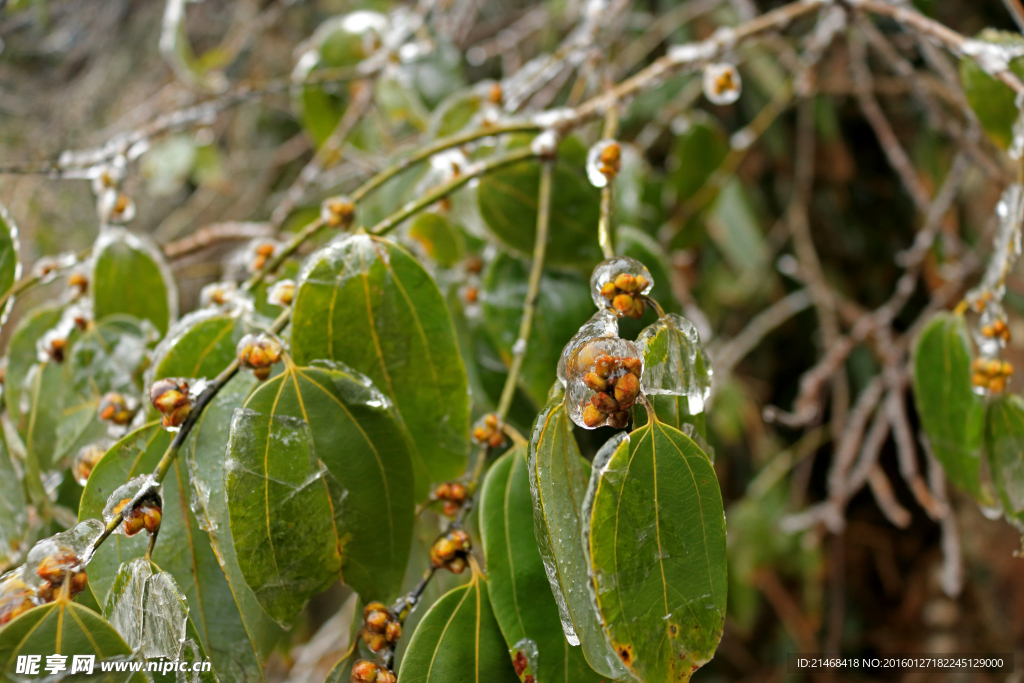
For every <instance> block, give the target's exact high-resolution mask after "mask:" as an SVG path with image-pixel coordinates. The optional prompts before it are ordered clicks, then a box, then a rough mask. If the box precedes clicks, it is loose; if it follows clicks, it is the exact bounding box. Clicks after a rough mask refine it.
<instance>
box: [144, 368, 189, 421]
mask: <svg viewBox="0 0 1024 683" xmlns="http://www.w3.org/2000/svg"><path fill="white" fill-rule="evenodd" d="M149 401H150V403H152V404H153V407H154V408H156V409H157V411H158V412H159V413H160V415H161V416H162V420H161V423H162V424H163V426H164V427H165V428H167V429H170V428H174V427H180V426H181V423H183V422H184V421H185V418H187V417H188V414H189V413H190V412H192V399H191V398H189V394H188V382H186V381H185V380H183V379H174V378H170V377H168V378H165V379H161V380H157V381H156V382H154V383H153V386H151V387H150V388H149Z"/></svg>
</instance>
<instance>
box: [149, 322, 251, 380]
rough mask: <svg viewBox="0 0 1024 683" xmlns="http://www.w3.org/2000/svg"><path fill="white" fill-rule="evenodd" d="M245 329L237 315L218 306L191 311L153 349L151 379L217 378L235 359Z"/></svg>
mask: <svg viewBox="0 0 1024 683" xmlns="http://www.w3.org/2000/svg"><path fill="white" fill-rule="evenodd" d="M243 328H244V325H242V324H240V321H239V318H238V316H236V315H232V314H230V313H226V312H223V311H219V310H216V309H201V310H199V311H195V312H193V313H189V314H188V315H186V316H184V317H182V319H181V320H179V321H178V322H177V323H175V325H174V326H173V327H172V328H171V330H170V331H169V332H168V333H167V337H166V338H165V339H164V340H163V341H162V342H160V346H158V347H157V349H156V351H155V352H154V354H153V356H154V358H153V377H152V378H153V379H162V378H164V377H193V378H199V377H207V378H213V377H216V376H217V375H218V374H220V372H221V370H223V369H224V368H226V367H227V366H228V365H230V364H231V362H232V361H233V360H235V346H237V344H238V340H239V339H241V338H242V335H243V333H244V331H243Z"/></svg>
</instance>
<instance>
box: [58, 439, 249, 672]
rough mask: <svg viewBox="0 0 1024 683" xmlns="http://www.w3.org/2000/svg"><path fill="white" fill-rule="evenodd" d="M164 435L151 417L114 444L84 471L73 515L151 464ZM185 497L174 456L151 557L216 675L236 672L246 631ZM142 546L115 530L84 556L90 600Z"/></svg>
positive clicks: (164, 444)
mask: <svg viewBox="0 0 1024 683" xmlns="http://www.w3.org/2000/svg"><path fill="white" fill-rule="evenodd" d="M172 436H173V435H172V434H171V433H170V432H167V431H166V430H164V429H161V428H160V427H159V425H158V424H157V423H151V424H148V425H146V426H144V427H141V428H140V429H137V430H135V431H134V432H132V433H130V434H128V435H127V436H125V437H124V438H122V439H121V440H120V441H118V442H117V443H116V444H114V445H113V446H112V447H111V448H110V450H108V451H107V452H106V453H105V454H104V455H103V457H102V458H101V459H100V461H99V463H97V465H96V467H95V468H94V469H93V471H92V473H91V474H90V475H89V481H88V483H87V484H86V486H85V490H84V491H83V492H82V502H81V505H80V507H79V510H78V518H79V519H80V520H84V519H101V518H102V514H103V507H104V505H105V504H106V502H107V499H108V498H109V497H110V495H111V494H113V492H114V490H115V489H117V488H118V487H119V486H121V485H123V484H125V483H126V482H128V480H130V479H132V478H134V477H137V476H139V475H142V474H149V473H150V472H152V471H153V470H154V469H156V465H157V463H158V462H159V460H160V458H161V457H162V456H163V454H164V452H165V451H166V450H167V448H168V446H169V445H170V443H171V438H172ZM190 497H191V486H190V483H189V481H188V468H187V466H186V464H185V462H184V461H183V459H182V458H180V457H179V458H176V459H175V460H174V463H173V464H172V465H171V468H170V470H169V471H168V473H167V477H166V478H165V479H164V481H163V519H162V521H161V523H160V535H159V537H158V542H157V544H156V547H155V549H154V551H153V561H154V563H156V564H157V565H159V566H160V567H161V568H162V569H163V570H165V571H167V572H169V573H170V574H171V576H173V577H174V578H175V580H176V581H177V583H178V585H180V586H181V587H182V590H183V591H184V595H185V596H186V597H187V599H188V604H189V606H190V608H191V614H192V617H193V619H194V621H195V625H196V629H197V630H198V633H199V637H200V639H201V641H202V644H203V646H204V647H205V648H206V651H207V652H209V653H210V657H211V659H212V661H213V665H214V666H215V667H216V668H217V670H218V672H219V673H221V675H222V677H223V680H237V677H233V675H234V672H235V671H236V670H237V669H238V667H239V665H238V664H235V663H234V662H235V660H236V659H237V658H239V657H241V656H242V655H243V654H244V653H245V650H244V649H243V648H245V647H249V645H248V643H249V639H248V636H247V634H246V630H245V627H244V625H243V623H242V619H241V617H240V616H239V611H238V607H237V606H236V605H235V601H234V599H233V597H232V594H231V590H230V587H229V586H228V583H227V581H226V580H225V578H224V573H223V571H222V570H221V567H220V563H219V562H218V561H217V556H216V555H215V554H214V552H213V549H212V548H211V547H210V539H209V537H208V535H207V533H206V532H205V531H203V529H202V528H201V527H200V526H199V523H198V522H197V521H196V518H195V516H194V515H193V514H192V510H191V509H190V507H189V503H190ZM148 546H149V537H148V535H147V534H146V533H140V534H137V535H135V536H132V537H128V536H125V535H123V534H115V535H113V536H111V537H110V538H109V539H107V541H106V542H105V543H103V544H102V545H101V546H100V547H99V548H98V549H97V551H96V554H95V556H93V559H92V561H91V562H90V563H89V586H90V588H91V589H92V591H93V594H94V595H95V596H96V598H97V602H99V603H100V604H105V603H106V602H107V601H108V600H109V593H110V591H111V587H112V585H113V583H114V580H115V577H116V576H117V573H118V571H119V570H120V568H121V565H122V564H125V563H127V562H130V561H131V560H133V559H135V558H139V557H143V556H144V555H145V554H146V549H147V548H148ZM242 679H243V680H244V677H243V678H242Z"/></svg>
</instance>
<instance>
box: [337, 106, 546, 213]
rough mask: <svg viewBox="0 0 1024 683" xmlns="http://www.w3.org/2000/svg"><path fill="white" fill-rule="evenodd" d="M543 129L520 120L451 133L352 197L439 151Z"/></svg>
mask: <svg viewBox="0 0 1024 683" xmlns="http://www.w3.org/2000/svg"><path fill="white" fill-rule="evenodd" d="M540 129H541V127H540V126H539V125H537V124H536V123H534V122H533V121H520V122H517V123H506V124H502V125H498V126H483V127H481V128H477V129H476V130H471V131H469V132H467V133H459V134H457V135H449V136H448V137H446V138H441V139H440V140H437V141H435V142H433V143H431V144H429V145H427V146H426V147H422V148H420V149H419V150H417V151H416V152H414V153H412V154H410V155H409V156H407V157H405V158H404V159H400V160H398V161H397V162H395V163H394V164H392V165H390V166H388V167H387V168H385V169H384V170H382V171H381V172H380V173H378V174H377V175H375V176H373V177H372V178H370V179H369V180H367V181H366V182H365V183H363V184H362V185H361V186H359V188H358V189H356V191H355V192H353V193H352V195H351V199H352V201H354V202H358V201H359V200H360V199H362V198H363V197H365V196H366V195H368V194H369V193H370V192H372V191H373V190H375V189H377V188H378V187H380V186H381V185H383V184H384V183H386V182H387V181H388V180H390V179H391V178H394V177H395V176H396V175H398V174H399V173H401V172H402V171H404V170H405V169H407V168H409V167H410V166H413V165H415V164H418V163H419V162H421V161H424V160H425V159H429V158H430V157H432V156H434V155H435V154H437V153H438V152H443V151H445V150H448V149H452V148H453V147H460V146H462V145H464V144H466V143H467V142H473V141H474V140H479V139H480V138H486V137H491V136H494V135H504V134H507V133H531V132H537V131H539V130H540Z"/></svg>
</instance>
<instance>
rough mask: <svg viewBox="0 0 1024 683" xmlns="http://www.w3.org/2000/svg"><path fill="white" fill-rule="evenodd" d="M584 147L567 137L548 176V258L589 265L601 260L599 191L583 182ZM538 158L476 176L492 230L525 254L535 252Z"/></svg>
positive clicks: (554, 261)
mask: <svg viewBox="0 0 1024 683" xmlns="http://www.w3.org/2000/svg"><path fill="white" fill-rule="evenodd" d="M586 160H587V150H586V148H585V147H584V146H583V143H581V142H580V141H579V140H578V139H576V138H567V139H566V140H565V141H564V142H562V144H561V146H560V147H559V150H558V161H557V162H556V163H555V170H554V174H553V177H552V184H551V196H552V197H554V201H553V202H552V203H551V218H550V225H549V228H548V229H549V234H550V238H549V241H548V249H547V262H548V263H550V264H552V265H565V266H574V267H582V268H589V267H592V266H594V265H595V264H597V263H598V262H599V261H601V249H600V247H599V246H598V243H597V220H598V214H599V212H600V204H601V191H600V190H599V189H597V188H596V187H594V186H593V185H591V184H590V181H588V180H587V170H586ZM539 187H540V162H537V161H532V160H531V161H521V162H519V163H516V164H512V165H511V166H506V167H505V168H502V169H500V170H498V171H495V172H494V173H489V174H487V175H486V176H484V177H483V178H481V179H480V184H479V185H478V186H477V201H478V203H479V204H480V213H481V215H482V216H483V218H484V220H485V221H486V223H487V227H488V228H489V229H490V231H491V233H493V234H494V236H495V237H497V238H498V239H499V240H501V241H502V242H503V243H505V244H506V245H508V246H509V247H511V248H513V249H515V250H516V251H518V252H520V253H521V254H523V255H526V256H529V255H530V254H531V253H532V252H533V243H534V235H535V234H536V231H537V191H538V188H539Z"/></svg>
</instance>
